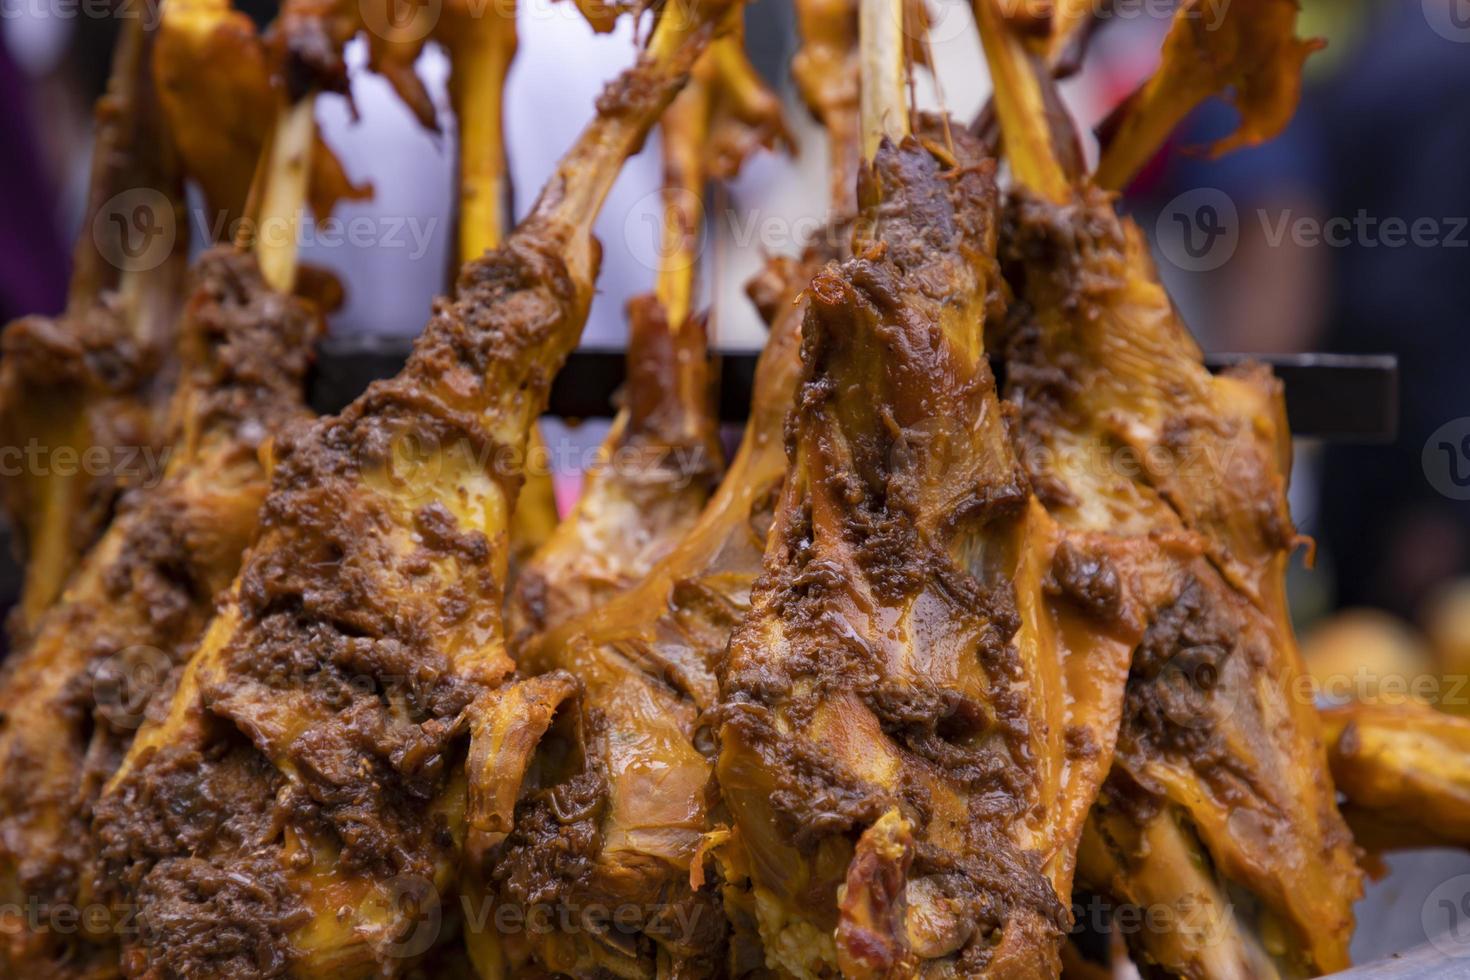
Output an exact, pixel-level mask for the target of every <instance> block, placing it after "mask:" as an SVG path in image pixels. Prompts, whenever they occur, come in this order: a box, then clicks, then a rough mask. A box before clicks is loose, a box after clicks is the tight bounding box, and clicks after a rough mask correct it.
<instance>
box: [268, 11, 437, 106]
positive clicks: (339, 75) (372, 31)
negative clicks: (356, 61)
mask: <svg viewBox="0 0 1470 980" xmlns="http://www.w3.org/2000/svg"><path fill="white" fill-rule="evenodd" d="M440 10H441V8H440V6H439V5H437V4H436V5H430V4H420V5H416V6H415V7H414V8H413V10H412V11H411V14H410V16H409V17H408V18H407V19H404V18H403V17H402V16H401V14H402V13H403V12H404V11H402V10H400V9H397V8H395V7H393V5H392V4H386V3H385V4H369V3H358V2H355V0H287V2H285V3H283V4H282V5H281V11H280V14H279V16H277V18H276V20H275V21H274V22H273V23H272V24H271V27H270V30H269V31H268V32H267V34H266V44H267V45H268V47H269V50H270V57H271V63H272V66H273V68H274V70H276V71H278V72H280V74H281V80H282V82H283V83H284V86H285V95H286V100H287V101H288V102H292V103H294V102H296V101H298V100H299V99H301V98H302V97H303V96H305V95H307V94H308V93H310V92H315V91H322V92H344V93H345V92H346V91H347V64H346V55H345V52H346V48H347V43H348V42H349V41H351V40H352V39H353V38H356V37H359V36H361V37H363V38H364V39H365V40H366V41H367V46H368V68H369V69H370V70H371V71H373V72H375V73H377V74H379V75H381V76H383V78H384V79H385V80H386V81H387V82H388V84H389V85H390V86H392V88H393V91H394V92H395V93H396V94H397V95H398V97H399V98H400V99H402V100H403V103H404V105H405V106H407V107H408V110H409V111H410V112H412V113H413V115H414V118H416V119H417V120H418V121H419V124H420V125H422V126H423V127H424V128H425V129H430V130H437V129H438V128H439V121H438V115H437V113H436V112H435V111H434V102H433V100H432V99H431V98H430V97H429V92H428V90H427V89H426V88H425V87H424V83H423V81H422V80H421V79H420V78H419V77H418V75H417V74H416V73H415V72H414V62H416V61H417V60H418V57H419V55H420V54H421V53H422V52H423V47H424V44H425V42H426V41H427V40H428V36H429V33H430V31H432V30H433V28H434V27H436V26H437V25H438V19H437V18H438V17H439V12H440ZM426 19H429V20H426Z"/></svg>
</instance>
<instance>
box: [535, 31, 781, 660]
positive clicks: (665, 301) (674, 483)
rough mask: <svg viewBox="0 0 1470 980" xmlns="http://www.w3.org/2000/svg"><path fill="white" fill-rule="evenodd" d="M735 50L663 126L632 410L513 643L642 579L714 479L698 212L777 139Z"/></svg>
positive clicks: (634, 355) (633, 359)
mask: <svg viewBox="0 0 1470 980" xmlns="http://www.w3.org/2000/svg"><path fill="white" fill-rule="evenodd" d="M736 12H737V13H738V12H739V11H738V10H737V11H736ZM742 43H743V33H742V32H740V31H738V30H736V31H732V32H731V33H730V34H727V35H725V36H723V37H721V38H719V39H718V40H716V41H715V42H714V43H713V44H712V45H711V47H710V50H708V51H707V52H705V55H704V57H703V58H701V59H700V62H699V64H698V65H696V66H695V70H694V76H693V78H692V79H691V82H690V84H689V85H688V86H686V87H685V89H684V91H682V92H681V93H679V96H678V98H676V99H675V100H674V102H673V104H671V105H670V106H669V108H668V110H667V111H666V112H665V113H664V117H663V120H662V122H661V123H660V132H661V142H662V150H663V154H662V155H663V167H664V176H663V218H664V219H663V238H662V243H661V247H660V252H659V255H660V258H659V269H658V276H657V283H656V288H655V290H654V293H653V294H652V295H647V296H641V297H638V298H636V299H634V300H633V301H632V302H631V303H630V304H629V306H628V381H627V386H626V389H625V390H626V395H627V400H626V404H625V405H624V407H623V409H622V410H621V411H620V412H619V413H618V415H617V417H616V418H615V419H614V420H613V425H612V430H611V432H610V433H609V434H608V437H607V439H606V441H605V442H604V443H603V445H602V447H601V451H600V452H599V455H598V459H597V461H596V463H595V464H594V465H593V466H592V467H591V469H590V471H589V472H588V474H587V476H586V481H585V483H584V486H583V490H582V495H581V498H580V499H579V501H578V503H577V507H576V509H575V510H574V511H573V512H572V514H570V515H569V516H568V517H567V519H566V521H564V522H563V523H562V525H561V527H560V528H558V530H557V532H556V534H555V535H554V536H553V537H552V539H551V540H550V541H549V542H548V543H547V544H546V545H545V546H544V547H542V548H541V549H540V550H539V551H538V552H537V553H536V554H535V555H534V556H533V557H532V558H531V559H530V560H529V561H528V562H527V564H526V565H525V567H524V568H523V569H522V571H521V573H520V575H519V576H518V577H517V580H516V584H515V588H514V590H513V591H512V594H511V597H510V601H509V602H508V603H507V608H506V624H507V633H508V635H509V636H510V637H511V639H512V641H513V645H514V646H517V647H518V646H520V645H521V644H522V643H524V642H525V641H526V640H527V639H529V638H530V637H531V636H532V635H533V634H535V633H538V632H542V631H544V630H546V629H548V628H550V627H553V626H556V625H559V624H560V623H562V622H565V621H566V620H568V619H571V618H573V617H574V616H577V615H580V614H581V613H584V612H588V611H590V610H592V609H594V608H596V607H597V606H599V605H601V604H602V603H603V602H605V601H606V600H608V599H610V598H612V597H613V596H615V595H617V594H619V593H621V592H624V591H626V590H627V589H628V588H629V587H630V586H632V585H634V584H636V583H637V582H639V581H640V580H642V579H643V578H644V577H645V576H646V575H647V574H648V572H649V570H650V569H651V568H652V567H653V566H654V564H655V563H657V562H658V560H659V559H661V558H662V557H663V556H664V555H666V554H668V552H669V550H670V549H672V548H673V547H674V545H675V544H677V543H678V541H679V539H680V538H682V537H683V536H684V534H685V533H686V532H687V531H688V530H689V529H690V527H691V526H692V525H693V524H694V522H695V520H696V519H697V518H698V517H699V513H700V511H701V510H702V509H703V507H704V504H705V502H706V501H707V500H708V499H709V493H710V491H711V490H712V489H713V487H714V485H715V483H716V481H717V480H718V478H719V476H720V473H721V470H722V468H723V458H722V457H723V452H722V450H721V447H720V442H719V427H718V422H717V420H716V419H715V417H714V400H713V396H712V392H711V382H710V377H709V369H708V364H707V348H706V338H705V324H704V320H703V318H700V317H697V316H696V315H694V312H693V309H692V304H691V297H692V296H693V295H694V288H695V283H696V281H697V271H698V257H699V249H700V243H699V239H700V234H701V222H702V204H701V202H702V199H703V194H704V187H705V183H706V181H707V180H708V179H709V178H710V177H717V178H719V179H731V178H733V177H734V176H735V174H736V172H737V171H738V169H739V165H740V164H741V163H742V162H743V161H744V159H745V157H747V156H748V155H749V154H750V153H751V152H753V151H754V150H755V149H756V148H757V147H758V146H761V145H770V144H771V143H772V141H773V140H774V139H776V138H777V137H778V136H779V134H781V133H782V132H784V129H785V127H784V124H783V123H782V121H781V111H780V103H779V102H778V101H777V100H776V99H775V97H774V96H773V95H772V94H771V93H770V92H768V91H767V90H766V89H765V88H764V86H763V85H762V83H761V82H760V81H759V79H758V77H757V76H755V74H754V69H752V68H751V67H750V63H749V62H748V61H747V60H746V58H745V52H744V49H743V47H742V46H741V45H742Z"/></svg>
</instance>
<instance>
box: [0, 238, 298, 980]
mask: <svg viewBox="0 0 1470 980" xmlns="http://www.w3.org/2000/svg"><path fill="white" fill-rule="evenodd" d="M194 277H195V285H194V290H193V292H192V295H191V299H190V302H189V305H188V307H187V309H186V312H185V317H184V320H183V326H182V329H181V333H182V338H183V340H182V350H181V361H182V363H183V377H182V378H181V382H180V386H179V388H178V389H177V391H176V393H175V395H174V397H173V406H172V411H171V423H170V426H169V428H170V431H171V433H172V436H171V439H170V445H171V447H172V453H171V456H170V458H169V464H168V469H167V471H166V473H165V474H164V475H163V477H162V480H161V482H160V483H159V484H158V485H156V486H152V485H150V486H147V487H143V488H140V489H138V490H136V491H134V492H133V494H132V495H131V497H130V498H129V499H128V500H127V502H126V503H125V504H124V507H123V510H122V512H121V513H120V514H119V516H118V517H117V519H116V520H115V521H114V522H113V524H112V526H111V527H110V528H109V529H108V531H107V533H106V534H105V535H104V537H103V538H102V540H101V541H100V542H99V543H98V544H97V546H96V547H95V548H93V549H92V551H91V552H90V553H89V554H88V556H87V557H86V559H85V560H84V561H83V563H82V565H81V567H80V569H79V571H78V574H77V576H76V578H75V579H74V581H73V583H72V585H71V587H70V588H69V589H68V590H67V591H66V593H65V594H64V595H63V596H62V598H61V599H60V600H59V601H58V602H57V604H56V605H55V606H54V607H52V609H51V610H50V611H48V612H47V613H46V615H45V616H44V617H42V619H41V620H40V621H39V622H38V623H37V628H36V633H35V638H34V641H33V642H32V644H31V645H30V646H29V647H28V648H27V649H26V650H24V651H22V652H20V653H18V654H16V655H15V656H14V657H13V658H12V659H11V660H10V661H8V662H7V663H6V665H5V671H4V674H3V678H0V719H3V720H0V889H3V898H0V901H3V902H4V903H5V904H6V905H7V907H15V906H17V905H18V906H21V907H24V905H25V903H26V901H27V900H30V901H35V902H38V903H40V904H42V905H45V906H51V907H53V908H61V907H67V906H79V898H80V890H81V887H82V885H83V881H84V873H83V872H84V868H85V867H86V865H87V864H88V862H89V861H90V859H91V853H92V851H93V841H92V836H91V833H90V818H91V811H92V806H93V804H94V802H95V800H96V798H97V796H98V794H99V793H100V792H101V789H102V786H103V784H104V783H105V782H106V780H107V779H108V778H109V777H110V776H111V775H112V773H113V772H114V771H115V770H116V768H117V765H118V763H119V762H120V761H121V759H122V756H123V753H124V752H125V751H126V750H127V747H128V745H129V743H130V742H131V741H132V737H133V733H134V731H136V729H137V727H138V725H139V724H140V723H141V721H142V717H143V715H144V714H145V713H146V712H147V711H149V710H153V709H152V708H151V707H150V706H151V705H152V704H154V703H155V702H158V703H159V706H160V707H161V705H162V704H166V703H167V698H168V694H169V693H170V691H171V680H170V674H171V673H172V671H173V670H174V668H177V667H179V666H181V665H182V664H183V662H184V660H185V659H186V658H187V656H188V654H189V653H190V652H191V651H192V650H193V647H194V645H195V643H196V642H197V641H198V638H199V636H200V634H201V633H202V632H203V630H204V627H205V625H206V624H207V623H208V621H209V618H210V616H211V614H212V613H213V611H214V600H215V596H216V595H217V594H218V593H219V592H220V591H221V590H223V589H224V588H226V587H227V586H228V585H229V583H230V581H231V579H233V578H234V575H235V572H236V570H237V568H238V567H239V561H240V556H241V554H242V553H243V552H244V550H245V547H246V546H247V544H248V543H249V540H250V537H251V536H252V535H253V533H254V531H255V522H256V514H257V512H258V510H259V508H260V502H261V500H262V499H263V498H264V496H265V488H266V474H265V469H264V466H263V465H262V463H261V461H260V457H259V453H260V450H261V448H262V444H263V442H264V441H265V440H266V439H268V438H270V437H271V436H273V435H275V434H277V433H279V432H280V431H281V430H282V429H283V428H284V427H285V426H286V425H287V424H289V423H290V422H292V421H294V420H296V419H299V418H301V417H302V416H303V415H304V414H305V409H304V408H303V405H302V396H301V382H302V378H303V377H304V375H305V372H306V366H307V362H308V359H309V353H310V340H311V338H312V336H313V335H314V334H315V331H316V326H317V316H316V314H315V313H314V311H313V310H312V309H311V308H310V307H309V306H308V305H307V304H305V303H303V302H301V301H300V300H294V299H287V298H282V297H279V296H277V295H275V294H273V293H272V292H270V290H269V289H267V288H266V286H265V284H264V283H263V282H262V281H261V278H260V274H259V271H258V270H257V269H256V267H255V262H254V260H253V259H252V258H249V257H247V256H242V255H238V254H235V253H233V252H232V251H228V250H220V251H215V252H211V253H207V254H206V255H205V256H204V257H203V258H202V259H201V260H200V263H199V265H198V266H197V267H196V271H195V273H194ZM10 925H11V926H12V927H13V928H7V929H6V930H5V937H6V942H5V945H4V946H3V948H0V962H3V964H4V967H5V970H6V972H7V973H10V974H11V975H17V976H19V975H24V976H44V975H48V974H49V973H50V972H51V971H53V970H56V971H60V972H62V973H66V972H69V971H71V970H78V969H87V970H90V969H93V968H95V969H98V970H102V969H104V968H105V966H106V965H107V962H108V961H109V960H110V962H111V964H112V965H114V966H115V964H116V961H117V952H116V948H115V946H112V945H110V943H111V939H112V937H110V936H108V935H106V933H101V934H96V935H88V936H86V937H85V940H86V941H82V939H81V938H80V937H77V936H74V935H72V936H69V935H67V934H66V933H65V932H61V933H59V934H54V935H53V934H48V933H47V932H45V931H44V930H43V931H39V932H33V931H30V930H29V929H27V928H25V924H24V923H23V922H21V921H17V922H13V923H11V924H10ZM93 944H95V945H93ZM61 963H67V964H69V965H68V966H66V967H65V968H63V967H62V966H61V965H60V964H61Z"/></svg>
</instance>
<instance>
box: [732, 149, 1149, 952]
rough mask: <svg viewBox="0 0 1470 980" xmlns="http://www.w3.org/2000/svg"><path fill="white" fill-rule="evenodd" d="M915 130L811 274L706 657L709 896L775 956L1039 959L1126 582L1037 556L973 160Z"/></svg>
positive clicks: (980, 182)
mask: <svg viewBox="0 0 1470 980" xmlns="http://www.w3.org/2000/svg"><path fill="white" fill-rule="evenodd" d="M928 128H929V129H930V130H933V128H934V127H933V126H930V127H928ZM954 130H955V132H956V135H957V136H960V135H961V134H960V131H959V129H958V127H954ZM928 146H935V147H936V148H937V147H939V146H942V144H940V143H938V142H937V141H936V142H935V143H932V144H929V143H922V142H920V141H919V140H915V139H909V140H906V141H905V142H904V143H903V144H902V145H900V146H897V147H895V146H893V145H892V144H887V143H885V144H884V146H883V147H882V148H881V149H880V150H879V152H878V155H877V158H876V161H875V163H874V164H873V165H872V166H871V167H865V168H864V171H863V179H862V180H861V182H860V183H859V189H858V202H859V205H860V207H861V208H862V211H861V217H860V218H859V223H858V232H857V235H856V236H855V242H856V244H855V246H854V253H855V257H854V258H853V259H851V260H849V261H848V262H845V263H843V264H841V265H837V266H829V267H828V268H827V269H826V270H825V271H823V272H822V273H821V274H819V275H818V276H817V278H816V279H815V280H813V283H812V286H811V290H810V292H811V299H810V303H811V306H810V309H809V312H808V314H807V321H806V327H805V338H804V348H803V360H804V363H805V372H806V373H805V380H804V383H803V386H802V389H801V393H800V395H799V398H798V407H797V410H796V411H795V412H794V413H793V415H792V421H791V423H790V438H789V452H790V453H791V457H792V474H791V476H790V477H789V478H788V480H787V483H786V485H785V489H784V491H783V495H782V498H781V501H780V504H779V506H778V510H777V515H776V523H775V525H774V527H773V529H772V532H771V535H770V538H769V540H768V544H767V552H766V558H765V572H764V574H763V576H762V578H761V579H760V580H759V581H758V583H757V585H756V588H755V592H754V595H753V598H752V604H751V612H750V614H749V616H748V617H747V618H746V620H745V622H744V623H743V624H742V626H741V627H740V628H739V629H738V630H737V632H736V633H735V635H734V637H733V638H732V640H731V643H730V649H729V655H728V661H727V663H726V664H725V666H724V668H723V670H722V671H721V673H720V693H721V700H722V705H721V709H720V715H719V717H720V719H721V722H722V725H721V730H720V742H721V752H720V757H719V768H718V773H719V779H720V787H721V791H722V794H723V798H724V801H725V803H726V805H727V806H728V807H729V809H730V812H731V814H732V816H733V817H734V822H735V827H734V834H733V842H734V844H735V847H734V855H733V857H734V860H733V861H732V862H731V865H732V868H734V867H743V868H744V869H745V870H746V871H747V873H748V877H749V882H748V884H747V883H741V884H743V885H745V886H746V888H748V894H746V895H741V891H742V889H735V890H734V892H733V894H735V895H736V896H739V897H742V898H744V899H745V901H744V902H743V903H741V904H735V903H730V904H729V906H728V907H730V908H731V910H732V911H731V914H732V917H736V916H740V915H749V916H751V917H753V918H754V919H755V920H756V921H757V922H758V923H759V930H760V934H761V938H762V940H763V941H764V943H765V951H766V960H767V964H768V965H770V966H771V967H772V968H774V969H777V970H778V971H782V972H784V973H787V974H791V975H795V976H799V977H813V976H835V975H837V973H838V971H841V973H842V975H845V976H854V977H879V976H910V975H920V976H975V975H996V976H1012V975H1014V976H1039V975H1048V974H1054V973H1055V972H1056V971H1057V970H1058V969H1059V948H1060V942H1061V939H1062V935H1063V932H1064V931H1065V925H1066V920H1067V913H1066V910H1065V907H1064V904H1063V902H1062V901H1061V900H1060V899H1059V896H1062V895H1067V894H1069V893H1070V887H1071V854H1072V851H1073V849H1074V848H1075V844H1076V838H1077V835H1078V834H1079V833H1080V831H1081V820H1082V815H1083V814H1085V812H1086V806H1087V802H1088V801H1090V800H1091V798H1092V796H1093V795H1094V793H1095V790H1096V786H1097V784H1098V783H1099V782H1100V780H1101V778H1102V775H1103V773H1104V772H1105V771H1106V766H1107V763H1108V760H1109V758H1110V755H1111V742H1112V735H1111V733H1112V732H1113V731H1115V730H1116V717H1117V715H1116V710H1117V704H1118V702H1119V700H1120V698H1121V688H1122V683H1123V678H1124V676H1125V672H1126V654H1127V649H1128V647H1126V646H1124V645H1121V644H1119V643H1117V642H1115V641H1111V640H1110V639H1108V634H1109V632H1110V631H1111V630H1114V629H1123V628H1125V627H1124V625H1122V624H1120V623H1118V622H1114V620H1121V619H1122V618H1123V617H1122V613H1121V609H1122V604H1123V603H1124V602H1127V601H1131V600H1129V599H1128V598H1127V597H1126V596H1118V597H1117V598H1116V599H1115V600H1114V603H1116V604H1117V608H1114V604H1113V603H1110V602H1109V601H1108V599H1107V598H1106V597H1105V593H1106V592H1107V591H1108V587H1107V585H1106V584H1105V580H1106V579H1107V578H1108V570H1107V568H1106V558H1103V557H1093V556H1084V555H1082V554H1070V553H1068V555H1066V556H1063V557H1062V558H1060V559H1059V558H1058V557H1057V555H1058V547H1059V544H1058V540H1057V537H1056V534H1055V529H1054V528H1053V527H1052V526H1051V524H1050V522H1049V521H1048V519H1047V518H1046V515H1045V514H1044V512H1043V511H1042V510H1041V508H1040V506H1039V505H1037V504H1036V503H1035V502H1034V501H1033V500H1032V497H1031V494H1030V490H1029V487H1028V485H1027V482H1026V478H1025V475H1024V473H1023V472H1022V470H1021V468H1020V465H1019V463H1018V462H1017V460H1016V458H1015V457H1014V455H1013V454H1012V452H1011V449H1010V443H1009V439H1008V437H1007V434H1006V431H1005V425H1004V422H1003V417H1002V412H1001V407H1000V404H999V401H998V398H997V395H996V391H995V387H994V382H993V380H992V379H991V377H990V373H989V369H988V367H987V364H986V361H985V359H984V355H983V352H982V350H981V336H982V330H983V326H984V323H985V319H986V314H987V310H988V309H989V307H990V306H991V305H992V304H993V300H994V295H993V290H994V289H995V286H996V278H995V271H996V270H995V264H994V249H995V237H994V236H995V224H996V213H995V212H996V208H997V203H996V194H995V189H994V183H993V169H992V166H991V164H990V163H989V162H988V161H983V160H982V158H981V153H980V150H979V147H978V144H976V143H975V141H974V140H973V139H969V138H963V137H962V138H961V139H960V141H959V144H958V145H957V146H956V147H955V149H954V150H953V157H951V155H950V152H949V151H943V150H937V149H936V152H931V151H930V150H929V149H928V148H927V147H928ZM1054 565H1055V566H1056V571H1055V574H1053V573H1052V571H1051V570H1052V569H1053V566H1054ZM1053 578H1055V579H1056V583H1054V584H1053V585H1048V582H1049V581H1050V580H1052V579H1053ZM1057 583H1059V584H1057ZM1049 593H1055V595H1051V594H1049ZM1072 595H1077V596H1081V597H1084V598H1085V599H1086V600H1087V602H1090V603H1091V607H1090V608H1087V607H1085V603H1074V601H1073V599H1072V598H1070V596H1072ZM1096 610H1101V612H1100V613H1099V612H1097V611H1096ZM1072 655H1076V657H1075V659H1076V660H1078V661H1082V662H1086V661H1088V660H1089V659H1091V660H1094V662H1090V663H1086V667H1085V670H1084V671H1083V672H1091V673H1092V674H1093V675H1095V680H1092V681H1087V680H1085V679H1082V680H1079V678H1078V677H1076V676H1073V675H1074V673H1075V672H1076V671H1077V668H1079V667H1081V663H1071V664H1069V662H1068V658H1069V656H1072ZM1089 685H1095V686H1096V687H1097V688H1098V690H1092V689H1090V686H1089ZM730 873H731V874H732V876H733V871H732V872H730ZM839 896H840V897H839Z"/></svg>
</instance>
